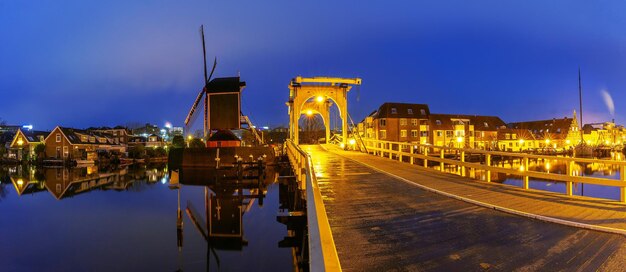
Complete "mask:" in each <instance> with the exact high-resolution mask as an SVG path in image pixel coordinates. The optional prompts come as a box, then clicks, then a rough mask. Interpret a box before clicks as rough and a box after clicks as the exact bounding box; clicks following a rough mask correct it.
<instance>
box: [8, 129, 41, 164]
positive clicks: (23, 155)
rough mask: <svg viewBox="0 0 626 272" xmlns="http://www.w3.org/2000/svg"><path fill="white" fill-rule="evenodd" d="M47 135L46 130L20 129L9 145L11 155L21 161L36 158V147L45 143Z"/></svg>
mask: <svg viewBox="0 0 626 272" xmlns="http://www.w3.org/2000/svg"><path fill="white" fill-rule="evenodd" d="M47 136H48V132H46V131H33V130H22V129H18V130H17V132H16V133H15V135H14V136H13V139H12V140H11V144H10V145H9V157H10V158H14V159H16V160H19V161H21V160H28V159H32V158H35V157H36V156H37V155H38V154H35V147H36V146H37V145H38V144H42V143H44V140H45V138H46V137H47Z"/></svg>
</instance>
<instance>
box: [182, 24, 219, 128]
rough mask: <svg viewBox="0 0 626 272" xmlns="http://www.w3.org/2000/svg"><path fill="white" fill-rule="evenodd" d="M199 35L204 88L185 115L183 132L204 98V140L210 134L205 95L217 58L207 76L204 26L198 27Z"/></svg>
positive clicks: (206, 97) (207, 99)
mask: <svg viewBox="0 0 626 272" xmlns="http://www.w3.org/2000/svg"><path fill="white" fill-rule="evenodd" d="M200 35H201V37H202V56H203V60H204V86H203V88H202V90H201V91H200V93H198V97H197V98H196V101H195V102H194V103H193V105H192V106H191V110H189V114H187V118H185V130H188V129H189V128H190V127H191V125H192V123H193V122H192V117H193V116H194V113H195V112H196V109H197V108H198V105H199V104H200V101H202V98H203V97H204V123H203V128H204V138H206V137H207V134H208V133H209V132H210V128H209V127H208V122H207V120H208V119H209V97H208V95H207V85H208V84H209V82H210V80H211V78H212V77H213V72H215V67H216V66H217V57H215V59H214V60H213V68H211V74H210V75H208V76H207V66H206V46H205V41H204V25H201V26H200Z"/></svg>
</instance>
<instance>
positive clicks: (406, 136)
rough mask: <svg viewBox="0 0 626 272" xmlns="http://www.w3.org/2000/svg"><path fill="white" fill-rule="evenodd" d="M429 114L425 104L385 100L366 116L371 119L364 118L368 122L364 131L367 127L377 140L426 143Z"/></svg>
mask: <svg viewBox="0 0 626 272" xmlns="http://www.w3.org/2000/svg"><path fill="white" fill-rule="evenodd" d="M429 115H430V109H429V108H428V105H426V104H408V103H391V102H387V103H384V104H382V105H381V106H380V107H379V108H378V110H377V111H376V112H375V113H372V114H370V116H368V117H369V118H371V119H368V118H366V122H370V123H366V124H365V127H366V133H367V131H368V127H369V133H370V135H371V136H375V139H378V140H384V141H393V142H411V143H426V141H427V139H428V116H429ZM372 134H373V135H372Z"/></svg>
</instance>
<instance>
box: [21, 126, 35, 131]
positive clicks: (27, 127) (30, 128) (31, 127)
mask: <svg viewBox="0 0 626 272" xmlns="http://www.w3.org/2000/svg"><path fill="white" fill-rule="evenodd" d="M22 127H23V128H25V129H28V130H33V125H24V126H22Z"/></svg>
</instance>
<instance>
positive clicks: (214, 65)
mask: <svg viewBox="0 0 626 272" xmlns="http://www.w3.org/2000/svg"><path fill="white" fill-rule="evenodd" d="M216 66H217V57H215V59H213V68H211V74H210V75H209V79H208V80H207V81H206V83H209V81H210V80H211V78H213V72H215V67H216Z"/></svg>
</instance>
